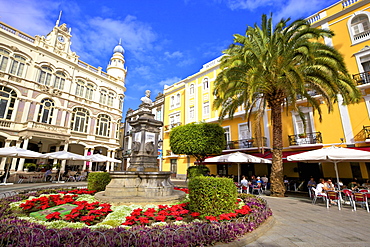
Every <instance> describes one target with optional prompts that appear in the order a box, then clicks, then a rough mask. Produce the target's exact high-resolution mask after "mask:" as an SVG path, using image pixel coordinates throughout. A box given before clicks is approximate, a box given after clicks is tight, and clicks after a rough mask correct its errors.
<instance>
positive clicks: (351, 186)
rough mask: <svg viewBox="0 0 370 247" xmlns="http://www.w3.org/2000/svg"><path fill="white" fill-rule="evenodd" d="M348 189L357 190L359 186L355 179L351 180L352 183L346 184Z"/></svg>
mask: <svg viewBox="0 0 370 247" xmlns="http://www.w3.org/2000/svg"><path fill="white" fill-rule="evenodd" d="M347 187H348V189H350V190H357V189H358V187H359V184H358V182H357V178H354V179H353V181H352V182H350V183H349V184H348V186H347Z"/></svg>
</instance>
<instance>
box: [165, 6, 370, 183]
mask: <svg viewBox="0 0 370 247" xmlns="http://www.w3.org/2000/svg"><path fill="white" fill-rule="evenodd" d="M307 20H308V21H309V22H310V23H311V24H312V26H313V27H317V28H328V29H330V30H333V31H334V33H335V36H334V37H333V38H327V39H325V40H324V42H325V43H326V44H328V45H332V46H334V47H335V48H336V49H338V50H339V51H340V52H341V53H342V54H343V56H344V59H345V62H346V64H347V67H348V70H349V73H350V74H352V75H353V79H354V81H355V83H357V85H358V88H359V89H360V90H361V91H362V94H363V100H362V101H361V102H360V103H359V104H356V105H349V106H343V105H342V104H341V102H338V104H337V105H336V107H335V110H334V111H333V112H332V113H330V114H328V112H327V109H326V107H325V105H322V110H323V121H322V122H320V121H319V120H318V117H317V114H315V112H313V111H312V108H311V107H309V106H307V105H305V104H306V101H305V99H298V101H299V103H300V104H301V105H302V107H303V108H302V109H303V111H304V112H305V115H306V125H307V129H306V131H304V129H303V123H302V121H301V119H300V118H299V116H298V115H297V112H287V113H286V112H285V113H284V114H283V145H284V150H283V161H284V174H285V175H286V176H287V177H288V178H290V179H291V180H297V181H303V180H305V181H307V180H308V178H309V177H310V176H313V177H315V178H316V179H318V178H319V177H325V178H328V177H335V172H334V166H333V165H332V164H331V163H322V164H321V163H316V164H306V163H300V162H287V161H286V156H288V155H291V154H295V153H299V152H303V151H307V150H313V149H318V148H322V147H325V146H330V145H338V146H339V145H340V146H343V147H349V148H357V149H362V150H367V151H370V120H369V118H370V21H369V20H370V2H369V1H366V0H362V1H361V0H360V1H353V0H350V1H338V2H337V3H335V4H333V5H331V6H329V7H327V8H326V9H323V10H321V11H319V12H317V13H315V14H314V15H312V16H310V17H308V18H307ZM219 62H220V57H219V58H216V59H214V60H213V61H211V62H209V63H207V64H205V65H203V67H202V69H201V70H200V71H199V72H197V73H195V74H194V75H191V76H189V77H187V78H186V79H184V80H181V81H179V82H177V83H175V84H173V85H171V86H168V87H166V88H165V89H164V95H165V106H164V136H163V170H165V171H173V172H174V173H175V174H176V176H177V177H180V178H183V177H185V176H186V169H187V167H188V166H190V165H193V164H194V159H193V158H192V157H187V156H185V155H175V154H173V153H172V152H171V148H170V146H169V132H170V130H171V128H172V127H175V126H177V125H181V124H187V123H191V122H199V121H205V122H217V120H218V113H217V111H214V110H213V109H212V104H213V98H214V96H213V95H212V92H213V82H214V80H215V78H216V76H217V73H218V72H219ZM311 93H312V94H313V95H315V94H316V93H315V92H314V91H312V92H311ZM315 97H317V99H318V100H320V95H317V96H315ZM284 111H285V109H284ZM244 113H245V112H244V111H243V109H240V110H239V111H238V112H237V113H236V114H235V116H234V119H233V120H228V119H226V120H225V121H223V122H222V124H221V126H222V127H223V128H224V129H225V132H226V133H225V138H226V139H227V146H226V147H225V150H224V151H223V153H228V152H233V151H237V150H238V151H243V152H246V153H251V154H254V155H258V156H260V157H265V158H271V152H270V149H271V144H272V142H271V137H272V133H271V128H270V127H271V123H270V116H269V110H267V111H266V114H265V116H264V119H263V126H262V132H263V136H264V138H263V140H264V143H263V150H264V152H263V153H261V152H259V150H258V149H257V147H256V143H255V142H254V140H255V138H254V136H253V134H252V133H253V129H252V128H253V123H251V124H248V122H247V120H246V119H245V118H244ZM250 128H251V129H250ZM304 132H305V133H306V134H305V135H304V134H303V133H304ZM209 167H210V169H211V173H212V174H227V175H231V174H234V175H236V174H237V169H236V166H235V165H231V164H225V165H210V166H209ZM269 171H270V166H269V165H265V164H263V165H261V164H245V165H243V166H242V174H244V175H247V176H251V175H261V176H262V175H265V174H266V175H268V174H269ZM369 174H370V161H369V163H367V162H359V163H358V162H351V163H340V164H339V175H340V177H341V179H343V182H347V181H348V180H350V179H352V178H353V177H357V178H359V179H360V180H361V179H368V178H369Z"/></svg>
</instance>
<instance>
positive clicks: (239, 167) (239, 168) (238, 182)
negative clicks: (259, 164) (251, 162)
mask: <svg viewBox="0 0 370 247" xmlns="http://www.w3.org/2000/svg"><path fill="white" fill-rule="evenodd" d="M238 184H240V163H238Z"/></svg>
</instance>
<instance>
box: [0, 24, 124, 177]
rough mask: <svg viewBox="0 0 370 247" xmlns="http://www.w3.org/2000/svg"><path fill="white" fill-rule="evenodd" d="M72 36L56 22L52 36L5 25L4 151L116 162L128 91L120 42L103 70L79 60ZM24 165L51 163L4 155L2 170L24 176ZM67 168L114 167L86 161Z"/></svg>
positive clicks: (0, 28) (0, 142)
mask: <svg viewBox="0 0 370 247" xmlns="http://www.w3.org/2000/svg"><path fill="white" fill-rule="evenodd" d="M71 38H72V35H71V29H70V28H67V25H66V24H62V25H59V20H58V21H57V23H56V25H55V26H54V28H53V30H52V31H51V32H50V33H49V34H47V35H46V36H35V37H32V36H30V35H28V34H26V33H23V32H21V31H19V30H17V29H15V28H13V27H11V26H9V25H7V24H5V23H2V22H0V98H1V99H0V146H1V147H8V146H17V147H21V148H24V149H29V150H33V151H38V152H42V153H48V152H53V151H60V150H66V151H70V152H74V153H77V154H81V155H88V154H93V153H101V154H103V155H107V156H109V157H112V158H116V157H117V151H118V150H119V149H120V146H121V145H120V142H119V130H120V127H121V118H122V107H123V101H124V97H125V95H124V92H125V90H126V88H125V77H126V72H127V69H126V68H125V60H124V56H123V54H124V50H123V48H122V46H121V45H120V44H118V45H117V46H116V47H115V48H114V50H113V55H112V57H111V59H110V61H109V64H108V67H107V72H104V71H103V70H102V68H101V67H98V68H95V67H93V66H91V65H89V64H87V63H85V62H83V61H81V60H79V56H78V55H77V54H76V53H75V52H72V51H71ZM25 162H33V163H36V162H37V163H48V164H50V163H53V161H51V160H25V159H9V158H2V161H1V164H0V171H2V170H4V168H10V170H11V171H22V169H23V164H24V163H25ZM54 162H56V161H54ZM63 164H65V161H64V162H62V165H63ZM68 165H74V166H77V167H78V168H79V169H85V168H88V169H90V170H98V169H101V168H104V169H107V170H112V169H114V168H113V167H112V166H111V165H113V164H104V166H105V167H99V166H98V164H91V163H89V162H83V161H68ZM62 170H63V168H62Z"/></svg>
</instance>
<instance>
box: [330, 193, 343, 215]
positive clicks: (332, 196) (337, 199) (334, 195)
mask: <svg viewBox="0 0 370 247" xmlns="http://www.w3.org/2000/svg"><path fill="white" fill-rule="evenodd" d="M326 196H327V198H326V199H327V203H326V207H327V208H328V207H329V203H331V202H335V203H336V204H337V205H338V209H339V210H341V203H342V202H341V199H342V198H341V196H340V192H339V191H334V190H329V191H327V192H326Z"/></svg>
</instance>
